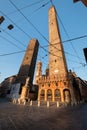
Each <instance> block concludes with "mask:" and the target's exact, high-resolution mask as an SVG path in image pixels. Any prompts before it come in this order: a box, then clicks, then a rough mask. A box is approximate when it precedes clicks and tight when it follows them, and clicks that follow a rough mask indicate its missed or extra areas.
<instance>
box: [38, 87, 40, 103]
mask: <svg viewBox="0 0 87 130" xmlns="http://www.w3.org/2000/svg"><path fill="white" fill-rule="evenodd" d="M38 101H40V89H39V91H38Z"/></svg>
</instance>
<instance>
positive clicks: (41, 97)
mask: <svg viewBox="0 0 87 130" xmlns="http://www.w3.org/2000/svg"><path fill="white" fill-rule="evenodd" d="M44 98H45V90H44V89H42V90H41V92H40V100H44Z"/></svg>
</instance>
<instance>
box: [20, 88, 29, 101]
mask: <svg viewBox="0 0 87 130" xmlns="http://www.w3.org/2000/svg"><path fill="white" fill-rule="evenodd" d="M28 92H29V87H26V86H24V87H23V88H22V93H21V97H20V98H21V99H25V98H26V97H27V96H28Z"/></svg>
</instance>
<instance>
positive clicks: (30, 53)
mask: <svg viewBox="0 0 87 130" xmlns="http://www.w3.org/2000/svg"><path fill="white" fill-rule="evenodd" d="M38 47H39V43H38V40H37V39H31V40H30V42H29V45H28V47H27V50H26V53H25V55H24V58H23V61H22V64H21V66H20V69H19V72H18V75H17V79H16V82H18V83H21V84H22V85H24V84H25V83H26V79H27V78H28V77H29V78H30V79H29V83H30V84H32V83H33V77H34V70H35V64H36V58H37V53H38Z"/></svg>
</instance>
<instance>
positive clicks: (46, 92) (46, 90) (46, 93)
mask: <svg viewBox="0 0 87 130" xmlns="http://www.w3.org/2000/svg"><path fill="white" fill-rule="evenodd" d="M45 101H47V90H46V89H45Z"/></svg>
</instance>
